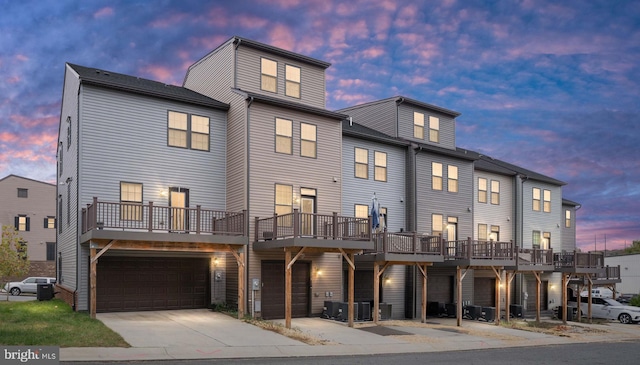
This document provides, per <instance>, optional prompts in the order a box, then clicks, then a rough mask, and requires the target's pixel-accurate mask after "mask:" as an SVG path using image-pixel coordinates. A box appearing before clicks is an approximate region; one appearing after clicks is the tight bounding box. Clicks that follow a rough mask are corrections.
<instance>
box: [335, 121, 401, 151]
mask: <svg viewBox="0 0 640 365" xmlns="http://www.w3.org/2000/svg"><path fill="white" fill-rule="evenodd" d="M365 128H366V127H365ZM342 135H344V136H347V137H354V138H360V139H365V140H368V141H373V142H380V143H386V144H390V145H394V146H399V147H408V146H410V143H409V142H407V141H402V140H399V139H395V138H393V137H383V136H376V135H373V134H367V133H362V132H357V131H354V130H352V129H345V128H344V126H343V128H342Z"/></svg>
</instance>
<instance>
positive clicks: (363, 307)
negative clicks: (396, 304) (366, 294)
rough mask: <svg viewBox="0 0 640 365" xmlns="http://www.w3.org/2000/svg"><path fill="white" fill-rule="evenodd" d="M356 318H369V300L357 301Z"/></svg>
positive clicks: (361, 319)
mask: <svg viewBox="0 0 640 365" xmlns="http://www.w3.org/2000/svg"><path fill="white" fill-rule="evenodd" d="M358 320H359V321H370V320H371V303H369V302H359V303H358Z"/></svg>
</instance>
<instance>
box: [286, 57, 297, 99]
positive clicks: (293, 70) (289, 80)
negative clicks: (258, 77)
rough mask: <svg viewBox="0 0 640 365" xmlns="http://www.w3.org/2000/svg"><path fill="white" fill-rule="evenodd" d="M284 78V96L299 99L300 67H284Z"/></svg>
mask: <svg viewBox="0 0 640 365" xmlns="http://www.w3.org/2000/svg"><path fill="white" fill-rule="evenodd" d="M284 78H285V85H284V93H285V95H287V96H292V97H294V98H300V67H295V66H291V65H286V66H285V67H284Z"/></svg>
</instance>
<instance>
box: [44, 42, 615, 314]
mask: <svg viewBox="0 0 640 365" xmlns="http://www.w3.org/2000/svg"><path fill="white" fill-rule="evenodd" d="M329 66H330V64H329V63H327V62H324V61H321V60H317V59H314V58H310V57H307V56H304V55H300V54H297V53H293V52H290V51H286V50H283V49H280V48H276V47H273V46H270V45H266V44H263V43H259V42H256V41H252V40H249V39H246V38H241V37H232V38H231V39H229V40H228V41H226V42H225V43H223V44H222V45H220V46H219V47H217V48H216V49H215V50H213V51H212V52H210V53H209V54H207V55H205V56H204V57H203V58H202V59H201V60H199V61H197V62H196V63H194V64H193V65H192V66H191V67H189V69H188V71H187V74H186V76H185V79H184V83H183V86H182V87H177V86H171V85H165V84H163V83H159V82H155V81H151V80H145V79H140V78H137V77H134V76H127V75H122V74H118V73H113V72H108V71H103V70H98V69H94V68H88V67H83V66H78V65H72V64H67V66H66V69H65V85H64V90H63V100H62V110H61V117H60V132H59V145H58V194H57V196H58V201H57V202H58V217H59V224H58V226H57V228H58V229H57V232H58V243H59V249H58V251H59V252H60V265H59V274H58V278H59V284H60V285H59V287H60V292H61V295H62V297H64V298H65V299H66V300H67V301H68V302H69V303H71V304H72V305H74V307H75V308H76V309H77V310H89V311H91V313H92V314H93V313H95V312H96V311H129V310H150V309H174V308H200V307H206V306H207V305H209V304H210V303H222V302H224V303H226V304H228V305H230V306H237V307H238V310H239V315H243V314H244V311H245V310H246V311H247V312H249V313H250V314H251V315H252V316H254V317H262V318H265V319H273V318H283V317H284V318H286V319H287V320H288V322H287V325H290V318H291V317H307V316H317V315H320V314H321V313H322V312H323V308H324V307H325V301H336V302H347V301H354V302H373V305H374V308H375V307H376V306H377V305H378V304H379V302H380V301H382V302H384V303H386V304H387V306H386V307H385V308H388V311H383V316H387V317H392V318H405V317H406V318H417V317H422V318H424V316H425V312H426V307H427V306H428V305H430V304H429V303H427V301H429V302H432V303H435V304H436V308H435V309H436V311H438V310H439V306H440V304H442V305H444V304H445V303H448V304H451V303H454V302H456V303H457V306H456V311H457V313H458V314H461V313H462V303H463V302H464V303H465V304H470V303H476V304H478V305H482V306H492V305H493V306H496V307H498V308H497V310H498V311H500V305H501V303H506V304H511V303H522V304H524V303H526V304H528V305H529V303H531V301H533V302H534V303H535V301H536V300H538V301H544V302H545V305H544V306H543V308H544V309H546V308H547V305H546V303H547V301H551V300H555V298H557V297H558V295H559V293H561V291H560V289H555V290H556V292H554V293H551V289H550V288H551V287H552V286H553V285H552V284H550V283H551V282H552V281H554V282H556V281H562V282H563V283H564V280H565V279H566V276H562V275H561V274H560V273H559V272H558V273H556V274H554V270H555V269H556V268H557V267H556V268H554V263H555V257H553V256H552V252H551V249H553V252H554V253H555V252H562V251H571V252H573V251H575V210H576V206H577V204H574V205H572V203H570V202H569V201H563V199H562V189H561V188H562V185H564V183H563V182H560V181H558V180H555V179H552V178H549V177H547V176H544V175H542V174H538V173H535V172H533V171H529V170H526V169H522V168H520V167H518V166H515V165H511V164H509V163H506V162H503V161H498V160H494V159H491V158H489V157H486V156H482V155H480V154H478V153H476V152H473V151H469V150H465V149H461V148H458V147H456V143H455V118H456V117H457V116H458V115H459V113H457V112H455V111H451V110H448V109H445V108H442V107H438V106H435V105H431V104H427V103H424V102H421V101H417V100H413V99H410V98H406V97H392V98H388V99H383V100H379V101H375V102H371V103H366V104H362V105H356V106H353V107H350V108H346V109H343V110H339V111H337V112H336V111H330V110H327V109H326V105H325V94H326V90H325V85H326V78H325V72H326V69H327V68H328V67H329ZM374 198H375V201H377V203H378V205H377V207H378V208H379V209H378V212H377V213H378V214H379V217H378V216H376V217H373V218H380V221H381V222H382V223H383V224H381V225H380V226H379V227H378V228H377V229H375V230H373V231H372V226H371V223H372V221H374V220H375V219H372V217H370V215H371V214H372V209H371V207H372V202H373V201H374ZM567 211H569V212H570V213H566V212H567ZM569 216H570V217H569ZM567 217H568V218H567ZM566 219H570V220H572V221H571V224H572V226H571V227H568V226H565V224H566ZM598 257H599V256H598ZM562 258H563V263H562V265H560V266H558V267H560V269H561V270H565V271H563V272H567V273H570V274H574V273H576V272H577V273H579V274H585V275H591V274H596V273H600V272H601V271H602V269H601V267H602V262H596V263H595V264H594V265H587V269H586V270H583V271H578V270H576V267H575V264H576V261H571V260H570V259H568V258H566V257H562ZM574 258H580V257H578V255H577V254H576V255H575V256H574ZM576 260H577V259H576ZM563 265H564V266H563ZM581 270H582V268H581ZM554 275H556V276H555V277H554ZM558 277H561V278H560V279H558ZM514 278H515V280H514ZM512 281H513V282H515V284H514V285H515V286H514V287H513V288H514V289H513V290H512V289H510V286H509V285H510V284H511V283H512ZM533 282H535V283H533ZM547 282H549V284H547ZM503 283H507V285H506V287H505V288H504V289H503V288H502V285H501V284H503ZM532 283H533V284H532ZM538 284H540V286H542V287H543V289H542V290H541V292H543V293H541V295H540V296H538V295H529V296H528V298H524V296H523V293H524V292H525V291H526V290H530V288H532V286H538ZM558 287H559V285H558ZM141 288H142V289H141ZM427 288H428V289H427ZM547 288H549V289H547ZM536 291H537V289H536ZM512 292H513V293H515V294H516V295H515V296H511V293H512ZM503 298H504V300H502V299H503ZM550 298H551V299H550ZM533 307H535V306H534V305H533ZM373 313H374V316H376V315H377V311H375V310H374V311H373ZM458 318H461V315H459V316H458Z"/></svg>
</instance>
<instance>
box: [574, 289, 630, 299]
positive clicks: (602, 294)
mask: <svg viewBox="0 0 640 365" xmlns="http://www.w3.org/2000/svg"><path fill="white" fill-rule="evenodd" d="M580 296H581V297H588V296H589V292H588V291H586V290H585V291H583V292H582V293H580ZM591 296H592V297H598V298H613V290H611V289H609V288H599V287H598V288H592V289H591ZM619 296H620V293H619V292H616V297H619Z"/></svg>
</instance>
